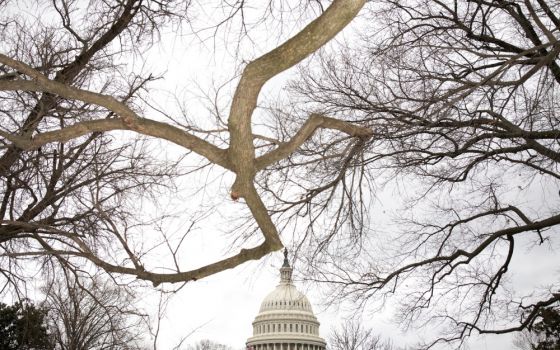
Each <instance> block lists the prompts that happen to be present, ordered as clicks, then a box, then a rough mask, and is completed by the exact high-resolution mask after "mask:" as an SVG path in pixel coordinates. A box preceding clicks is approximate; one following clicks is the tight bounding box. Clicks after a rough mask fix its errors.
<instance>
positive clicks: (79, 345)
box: [43, 277, 146, 350]
mask: <svg viewBox="0 0 560 350" xmlns="http://www.w3.org/2000/svg"><path fill="white" fill-rule="evenodd" d="M43 291H44V292H45V294H46V299H45V302H44V305H43V306H44V307H45V308H46V310H47V313H48V316H47V318H48V322H47V323H48V327H49V330H50V336H51V337H52V340H53V343H54V344H55V349H60V350H95V349H131V350H132V349H144V348H145V347H143V345H142V344H143V342H144V341H145V340H146V339H144V336H145V333H146V332H145V331H146V329H145V328H146V320H145V318H146V316H145V315H143V314H142V313H140V312H139V311H138V310H137V309H135V308H134V300H135V297H134V295H132V294H131V291H130V290H129V289H127V288H119V287H118V286H115V285H114V284H113V282H112V281H103V280H102V279H101V278H94V279H93V282H92V280H90V279H86V280H85V284H83V283H82V282H81V281H79V280H77V279H76V277H70V278H66V279H64V278H59V280H57V281H56V282H54V283H51V284H49V285H47V286H46V287H45V288H44V290H43Z"/></svg>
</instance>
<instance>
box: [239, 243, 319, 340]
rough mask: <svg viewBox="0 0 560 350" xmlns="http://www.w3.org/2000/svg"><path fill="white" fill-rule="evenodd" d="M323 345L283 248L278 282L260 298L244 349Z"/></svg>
mask: <svg viewBox="0 0 560 350" xmlns="http://www.w3.org/2000/svg"><path fill="white" fill-rule="evenodd" d="M325 345H326V343H325V341H324V340H323V338H321V337H320V336H319V321H317V318H316V317H315V314H313V309H312V307H311V304H310V303H309V300H308V299H307V297H306V296H305V294H303V293H301V292H300V291H298V290H297V288H296V287H295V286H294V285H293V283H292V268H291V267H290V264H289V263H288V252H287V251H284V264H283V265H282V267H281V268H280V284H278V286H276V289H274V290H273V291H272V292H270V293H269V294H268V295H267V296H266V297H265V298H264V299H263V301H262V303H261V308H260V310H259V313H258V315H257V317H255V320H254V321H253V336H252V337H250V338H249V339H247V349H248V350H324V349H325Z"/></svg>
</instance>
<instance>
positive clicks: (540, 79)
mask: <svg viewBox="0 0 560 350" xmlns="http://www.w3.org/2000/svg"><path fill="white" fill-rule="evenodd" d="M559 10H560V5H559V4H558V3H557V2H552V1H545V0H516V1H501V0H499V1H483V0H476V1H467V0H435V1H428V0H412V1H390V0H379V1H369V2H367V4H366V2H365V1H364V0H334V1H331V2H329V1H314V0H313V1H303V2H293V1H289V0H281V1H278V2H276V1H268V2H256V1H255V2H251V1H233V2H228V1H219V0H216V1H214V2H211V3H204V4H199V3H197V2H189V1H174V0H172V1H164V2H162V1H156V0H122V1H106V0H90V1H80V0H50V1H48V0H42V1H31V0H29V1H10V0H0V118H1V120H2V124H1V126H0V174H1V178H2V182H1V183H0V193H1V195H2V199H1V200H0V220H1V221H0V278H2V282H3V284H2V285H3V286H4V287H5V288H3V289H2V290H3V291H6V290H8V289H10V288H20V287H21V285H22V284H24V283H25V282H26V281H27V280H29V278H27V277H28V275H27V273H28V271H29V269H30V268H31V266H33V267H35V268H38V269H42V270H46V269H49V268H52V267H53V266H58V267H61V268H62V269H66V270H69V271H72V272H71V273H73V274H84V275H87V273H88V272H89V271H90V270H92V269H95V268H100V269H103V270H104V271H106V272H108V273H109V274H111V275H113V276H126V277H129V279H139V280H143V281H149V282H151V283H152V284H153V285H154V286H157V285H160V284H162V283H178V282H189V281H195V280H198V279H200V278H204V277H207V276H210V275H212V274H215V273H218V272H220V271H224V270H226V269H230V268H233V267H235V266H238V265H239V264H242V263H244V262H246V261H249V260H253V259H260V258H262V257H263V256H265V255H266V254H268V253H269V252H272V251H275V250H278V249H280V248H281V247H282V246H283V245H285V244H291V245H293V247H294V250H295V252H296V253H297V255H298V256H299V257H300V258H301V259H302V260H304V261H305V262H306V266H309V267H310V270H309V271H307V272H308V273H309V274H308V277H309V278H310V279H312V280H315V281H317V282H320V283H323V282H328V283H330V285H331V286H332V287H333V289H334V290H335V291H336V292H338V293H332V294H331V295H332V296H333V297H334V298H336V299H337V300H339V299H340V298H341V297H347V298H350V300H352V301H353V302H356V301H357V303H356V305H357V307H358V308H360V307H367V306H368V304H369V302H370V301H375V300H387V298H389V297H392V296H394V297H395V298H397V300H398V302H399V304H400V306H401V307H400V313H399V316H400V321H401V323H402V324H403V325H405V326H406V325H410V324H412V322H416V321H420V323H421V324H423V325H424V326H426V327H428V328H430V329H436V330H441V332H440V333H438V335H437V336H436V337H435V339H433V340H430V341H428V342H427V343H426V344H423V345H424V346H425V347H434V346H438V345H441V344H443V345H442V346H450V345H449V344H451V343H452V344H453V345H458V346H460V345H461V344H462V342H463V341H464V340H465V338H466V337H468V336H469V335H470V334H471V333H472V332H475V333H480V334H487V333H492V334H503V333H510V332H516V331H520V330H522V329H526V328H530V327H532V326H534V324H535V322H537V320H538V315H539V314H540V312H541V310H543V309H546V308H547V307H549V306H551V305H553V304H555V303H557V302H558V301H559V300H560V296H559V294H558V289H559V285H558V282H557V281H555V280H554V276H555V275H554V271H539V273H540V274H541V275H544V276H549V277H550V278H548V280H547V281H546V283H544V284H543V283H540V284H535V285H531V286H524V287H523V288H519V289H517V288H516V287H517V286H514V285H512V284H511V283H510V280H511V279H512V278H513V277H514V276H515V273H514V272H515V271H513V270H514V269H515V268H516V267H519V266H520V265H523V264H522V263H521V262H520V260H523V259H524V258H523V257H527V256H529V257H530V256H531V254H532V253H534V252H535V251H536V249H537V248H538V247H543V246H549V247H550V248H551V249H555V248H556V247H557V245H558V242H557V239H556V237H555V236H557V234H558V225H559V224H560V213H559V212H558V208H560V205H559V202H560V197H559V196H558V191H559V189H560V187H559V186H558V180H559V179H560V173H559V172H558V163H559V161H560V145H559V142H558V140H559V136H560V129H559V123H560V122H559V121H560V118H559V117H558V106H559V105H560V103H559V102H560V101H559V95H558V85H559V83H560V66H559V64H560V62H559V60H558V54H559V53H560V44H559V40H558V36H559V35H560V33H559V31H560V18H559V17H558V15H557V14H558V13H559V12H560V11H559ZM208 13H211V14H212V15H211V16H205V14H208ZM288 14H289V15H290V16H291V17H290V16H288ZM199 18H202V20H200V19H199ZM197 19H198V20H199V22H197ZM207 19H208V20H209V21H210V24H207V23H204V22H205V20H207ZM200 22H203V24H201V23H200ZM350 23H352V30H353V31H352V32H350V31H346V32H345V34H346V36H344V37H338V39H339V40H338V41H333V40H332V39H333V38H335V37H336V36H337V35H339V34H340V33H341V31H343V30H344V29H345V28H347V27H348V25H349V24H350ZM354 24H355V25H354ZM254 30H255V31H256V30H260V32H259V33H258V34H254V33H255V32H254ZM168 32H171V33H172V34H173V38H172V41H173V40H179V39H180V38H181V37H182V35H185V36H190V37H191V38H197V39H199V38H200V37H201V36H202V35H204V34H205V33H210V34H209V37H210V39H209V40H210V41H206V42H211V43H212V45H208V46H209V47H212V49H211V51H212V53H213V54H214V55H215V56H219V55H220V53H219V52H218V51H219V50H217V49H216V47H217V45H216V41H215V40H213V39H216V38H218V37H219V35H220V33H222V34H223V35H224V37H225V38H226V40H224V41H225V42H226V45H225V46H226V50H225V51H226V52H228V53H229V54H230V56H231V58H232V60H233V61H234V62H235V63H234V67H233V68H232V71H231V72H230V73H226V74H229V75H228V79H229V80H228V81H229V84H230V85H228V83H224V85H220V84H216V86H215V87H214V90H210V91H208V90H205V91H204V92H203V94H204V95H205V97H206V98H207V99H208V102H209V104H207V105H205V106H204V107H207V108H206V109H205V108H191V105H192V104H193V103H192V102H191V101H190V100H189V101H188V103H186V104H184V105H182V104H181V103H177V104H178V106H173V107H172V106H170V103H169V99H166V98H163V97H162V94H160V93H158V91H157V89H156V88H154V86H156V84H158V83H159V82H160V81H162V83H163V84H166V83H171V81H172V80H173V79H172V77H169V76H166V74H165V73H161V71H157V70H156V69H154V68H153V67H150V66H144V64H143V63H145V62H146V61H147V57H148V56H149V54H150V53H153V52H154V51H157V48H158V46H157V45H158V41H159V40H160V39H161V38H164V37H166V38H168V37H167V36H166V35H168V34H169V33H168ZM224 33H225V34H224ZM263 38H265V39H266V40H263ZM212 40H213V41H212ZM202 41H204V39H202ZM232 52H233V54H231V53H232ZM159 59H160V60H162V61H164V60H166V59H169V57H159ZM139 63H140V64H139ZM163 65H164V64H163ZM296 65H297V66H298V67H299V68H300V70H299V71H298V72H299V73H300V77H299V78H296V79H293V80H292V83H291V84H289V89H282V91H281V93H280V94H279V97H278V98H277V97H276V96H274V97H272V98H271V97H270V96H263V95H264V94H263V92H264V91H265V89H264V88H265V84H268V85H266V86H267V87H270V86H271V85H272V84H273V82H274V83H276V82H279V81H280V80H275V79H274V78H275V77H277V76H278V75H280V74H281V73H283V72H285V71H287V70H288V69H290V68H292V67H294V66H296ZM174 81H175V82H176V81H177V80H174ZM181 83H183V82H181ZM284 83H285V82H279V83H278V84H282V87H283V88H285V87H286V85H285V84H284ZM183 84H184V85H188V84H189V83H187V82H184V83H183ZM175 98H176V100H179V99H181V97H180V96H175ZM201 179H202V180H201ZM215 179H219V180H215ZM185 183H188V184H190V185H191V186H193V187H194V188H196V189H197V191H194V194H193V196H192V198H194V197H195V195H196V196H199V197H200V198H206V196H207V194H208V193H219V194H220V193H221V192H220V186H227V188H228V191H227V192H228V195H225V194H224V193H221V194H223V196H222V198H221V199H220V201H219V202H218V203H216V202H211V203H209V204H208V205H207V207H204V208H201V209H200V210H199V211H194V212H190V211H188V210H183V209H184V208H180V209H179V210H178V211H179V213H177V212H175V211H173V208H171V209H170V208H166V207H165V206H164V205H162V204H161V201H162V199H163V198H166V197H168V196H170V195H171V194H173V193H174V192H175V189H177V188H180V187H181V185H182V184H185ZM223 184H225V185H223ZM383 189H385V190H386V191H389V193H391V195H389V196H387V195H386V196H385V197H382V196H381V195H380V196H379V197H376V196H377V195H378V194H381V192H382V190H383ZM189 199H190V198H189ZM380 201H382V202H384V204H385V205H386V207H387V208H389V209H388V210H387V211H388V212H387V213H383V212H381V211H380V210H378V203H379V202H380ZM226 204H228V205H234V206H235V211H236V214H239V215H238V216H239V218H240V219H239V221H235V222H231V223H230V222H228V223H226V224H225V225H224V226H226V227H224V228H223V231H224V232H227V233H228V234H229V236H227V237H224V239H223V241H220V243H223V247H224V248H229V250H228V253H227V254H229V255H227V256H221V257H219V258H217V259H215V260H212V261H207V260H204V261H192V260H190V255H188V254H185V253H184V251H185V250H184V247H185V245H188V243H189V242H190V241H189V238H190V236H189V234H190V233H191V232H192V231H193V230H195V228H196V227H197V226H202V227H205V225H206V227H207V226H210V225H211V224H212V218H211V217H210V214H208V213H209V212H210V213H211V212H212V211H218V210H219V208H220V207H222V206H225V205H226ZM393 207H395V208H398V209H395V208H393ZM393 209H394V210H393ZM147 212H150V214H152V213H151V212H153V215H147V214H145V213H147ZM389 212H391V213H389ZM218 214H221V213H218ZM389 214H391V215H389ZM174 216H180V217H181V218H182V222H183V223H186V224H184V225H182V226H181V227H180V230H178V231H176V232H171V231H170V230H169V228H168V226H167V225H166V222H165V219H167V218H170V217H174ZM382 223H384V224H385V223H388V224H387V225H383V226H382V225H381V224H382ZM231 247H234V248H231ZM237 249H240V250H239V251H237ZM234 250H235V251H237V252H236V253H235V252H234ZM156 252H157V254H156ZM162 252H163V253H162ZM525 265H527V264H525ZM535 275H536V274H535Z"/></svg>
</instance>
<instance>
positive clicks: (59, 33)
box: [0, 0, 372, 285]
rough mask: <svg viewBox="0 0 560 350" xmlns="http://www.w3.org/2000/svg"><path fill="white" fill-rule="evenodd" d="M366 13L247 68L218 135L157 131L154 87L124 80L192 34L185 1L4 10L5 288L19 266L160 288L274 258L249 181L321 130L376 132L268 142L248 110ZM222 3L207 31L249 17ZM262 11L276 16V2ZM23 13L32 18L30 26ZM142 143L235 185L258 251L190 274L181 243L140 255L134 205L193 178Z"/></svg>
mask: <svg viewBox="0 0 560 350" xmlns="http://www.w3.org/2000/svg"><path fill="white" fill-rule="evenodd" d="M311 3H313V2H310V4H311ZM364 3H365V1H364V0H335V1H333V2H332V3H330V5H329V6H328V7H327V8H324V9H323V8H322V6H319V7H320V8H321V10H320V11H319V12H320V13H319V15H315V16H316V18H315V19H313V20H311V21H310V22H309V23H308V24H307V25H305V26H304V27H303V28H301V30H300V31H299V32H298V33H296V34H295V35H293V36H291V38H289V39H288V40H287V41H285V42H284V43H282V44H279V45H278V46H277V47H275V48H273V49H272V50H270V51H268V52H266V53H264V54H262V55H260V56H259V57H257V58H254V59H251V60H250V62H249V63H247V64H246V65H244V66H243V67H242V69H243V70H242V74H241V75H240V77H239V80H238V82H237V88H236V89H235V92H234V94H233V96H231V98H230V103H229V106H230V108H229V113H228V115H227V116H226V119H227V122H224V123H223V124H220V122H221V121H220V120H218V121H217V124H218V126H219V128H218V129H216V130H205V129H201V128H198V127H197V126H196V125H195V124H194V123H186V124H185V123H179V122H178V121H177V120H179V119H186V120H188V119H195V118H193V117H190V116H185V118H176V117H173V116H172V115H171V114H172V113H166V111H165V110H163V111H161V110H160V111H159V112H161V114H163V115H164V116H166V119H165V120H161V119H160V120H158V118H157V117H156V114H157V113H156V110H157V108H152V107H153V106H156V105H163V103H157V101H156V103H154V101H149V88H150V83H151V82H152V81H153V80H155V79H156V78H159V77H156V76H155V75H152V74H150V72H147V73H146V74H144V72H134V71H133V72H129V71H128V70H127V69H128V68H129V67H127V66H126V65H125V64H123V62H129V61H130V60H131V58H139V59H141V54H142V53H144V52H145V51H146V50H148V49H149V48H150V46H151V45H152V44H153V42H154V41H156V40H157V39H158V35H159V29H160V28H164V27H165V26H166V25H173V26H176V27H180V28H183V29H185V28H188V25H189V24H190V22H189V21H190V19H189V14H190V11H191V7H192V6H194V5H192V4H191V3H190V2H188V1H155V0H126V1H116V2H110V1H105V0H92V1H89V2H86V1H84V2H82V1H72V0H52V1H40V2H35V1H30V2H29V3H27V2H17V4H16V3H15V2H10V1H2V2H0V6H1V7H2V11H0V13H2V15H1V18H0V40H1V42H2V44H1V45H0V51H1V53H0V91H1V95H0V103H1V107H0V115H1V118H2V121H3V123H2V127H1V128H0V141H1V142H2V144H1V149H0V151H1V152H2V154H1V155H0V172H1V173H2V179H3V181H2V185H1V186H2V187H1V188H2V189H1V191H2V196H3V197H2V198H3V199H2V201H1V205H0V219H1V220H2V221H1V226H0V250H1V251H0V258H1V259H2V263H1V264H0V269H1V271H0V272H1V273H2V275H3V277H4V278H5V279H6V280H7V281H9V282H12V284H14V285H15V284H17V282H18V281H23V280H24V278H22V273H23V271H24V270H25V269H26V268H27V266H28V265H27V264H24V265H20V264H21V262H22V261H26V262H29V261H31V262H36V263H38V264H39V265H40V264H45V262H49V263H51V262H52V263H55V262H56V263H60V265H61V266H63V267H65V268H71V269H75V270H76V269H79V268H80V266H82V265H83V263H84V261H88V262H90V263H93V264H95V265H97V266H98V267H101V268H102V269H104V270H105V271H107V272H110V273H114V274H121V275H126V276H132V277H136V278H139V279H142V280H147V281H151V282H152V283H153V284H154V285H158V284H160V283H165V282H186V281H194V280H197V279H200V278H203V277H206V276H209V275H211V274H214V273H217V272H220V271H223V270H225V269H230V268H233V267H235V266H237V265H239V264H241V263H243V262H245V261H248V260H251V259H259V258H261V257H263V256H264V255H265V254H267V253H269V252H271V251H274V250H278V249H280V248H281V247H282V245H283V244H282V242H281V240H280V236H279V234H278V230H277V228H276V225H275V223H274V222H273V220H272V219H271V213H269V210H268V208H267V205H266V204H265V201H264V200H263V197H261V195H262V191H260V192H259V189H258V187H257V186H256V185H255V182H256V181H255V179H256V176H257V174H259V173H262V172H263V170H265V169H269V168H272V167H273V166H274V165H275V164H277V163H278V162H280V161H282V160H283V159H286V158H288V157H290V155H291V154H293V153H294V152H295V151H296V150H298V148H300V147H301V146H302V144H304V143H305V142H307V141H308V140H309V139H311V138H312V137H314V135H319V134H321V133H322V132H320V130H328V132H329V133H331V134H337V135H344V136H343V137H344V138H346V139H347V140H350V141H349V142H351V143H358V144H362V143H363V142H364V140H367V139H369V138H370V137H371V135H372V132H371V130H370V129H369V128H367V127H362V126H359V125H354V124H352V123H347V122H345V121H343V120H340V119H336V118H331V117H329V116H327V115H323V114H311V115H310V116H309V118H308V119H307V120H306V121H305V122H304V123H302V124H301V125H299V126H297V127H296V128H295V129H294V130H293V131H292V132H290V133H286V134H285V135H282V137H281V138H279V139H273V137H272V136H270V135H272V134H273V131H270V132H269V133H268V134H269V136H267V135H266V133H265V134H263V135H261V134H257V133H255V132H254V131H253V126H254V124H255V123H256V122H257V121H255V120H254V114H255V113H254V112H255V109H256V107H257V99H258V97H259V94H260V92H261V90H262V87H263V85H264V84H265V83H266V82H267V81H269V80H270V79H271V78H273V77H275V76H277V75H278V74H280V73H282V72H283V71H285V70H287V69H289V68H290V67H292V66H294V65H296V64H297V63H299V62H301V61H302V60H303V59H305V58H306V57H308V56H309V55H311V54H312V53H314V52H315V51H317V50H318V49H319V48H320V47H321V46H323V45H324V44H325V43H327V42H328V41H329V40H331V39H332V38H333V37H334V36H336V35H337V33H339V32H340V31H341V30H342V29H343V28H345V27H346V26H347V25H348V23H350V21H352V19H353V18H354V17H355V16H356V15H357V13H358V12H359V11H360V9H361V8H362V7H363V5H364ZM259 5H260V4H259ZM26 6H28V8H25V7H26ZM217 6H221V7H222V8H224V9H229V10H230V12H229V13H230V15H228V16H226V18H225V19H224V21H223V22H219V23H218V24H216V26H215V28H221V27H222V26H223V25H227V23H228V21H232V20H233V19H237V18H241V19H243V18H244V11H245V10H246V8H247V7H249V5H248V4H247V3H246V2H245V1H239V2H233V3H229V2H221V1H218V2H217ZM262 6H264V8H265V11H274V6H272V2H270V3H268V4H263V5H262ZM314 8H316V7H313V6H311V5H310V6H302V7H301V11H303V12H304V13H306V16H304V17H310V16H312V15H313V12H312V10H313V9H314ZM203 9H204V8H203ZM40 12H41V13H42V15H41V16H40V15H39V13H40ZM24 13H25V14H31V21H27V20H26V19H25V17H24V16H22V15H23V14H24ZM241 22H242V24H245V22H244V21H243V20H241ZM30 23H33V24H32V25H31V24H30ZM224 23H225V24H224ZM229 23H231V22H229ZM184 24H187V25H184ZM241 33H242V34H241V35H244V33H246V31H245V30H244V29H243V30H242V31H241ZM234 74H235V72H232V75H234ZM152 115H153V116H154V118H153V119H152V118H151V116H152ZM271 130H273V129H271ZM150 140H160V141H161V142H163V144H166V143H168V144H174V145H177V146H178V147H180V149H181V150H182V152H184V153H186V156H188V157H189V158H190V159H193V161H199V160H200V159H202V164H203V165H202V166H200V167H199V168H198V169H200V168H204V167H205V166H207V165H212V166H218V167H220V168H222V169H225V170H226V171H227V172H229V173H231V174H233V175H234V177H235V180H234V181H233V183H232V184H231V199H233V200H235V201H237V200H240V199H241V200H243V202H244V205H246V208H248V211H249V212H250V215H251V217H252V222H253V223H255V224H256V227H258V231H259V232H260V234H261V235H260V238H259V239H253V241H257V242H258V245H256V246H253V247H249V248H244V249H241V251H240V252H238V253H237V254H234V255H233V256H231V257H227V258H224V259H222V260H219V261H215V262H211V263H209V264H207V265H205V266H202V267H199V268H194V269H190V270H189V269H185V268H184V267H182V263H181V259H178V257H177V255H178V250H179V247H180V245H181V243H182V241H183V238H184V236H183V238H181V237H180V238H178V239H177V240H176V241H175V243H174V244H176V245H172V244H171V243H172V242H171V240H168V238H169V237H170V235H167V236H165V235H164V241H163V242H161V244H162V245H164V246H167V247H169V250H168V255H169V256H170V257H172V259H170V260H171V261H172V264H171V266H152V265H151V262H150V260H149V259H147V258H145V256H146V254H147V253H148V252H149V251H150V249H151V248H153V246H145V240H146V239H145V237H143V236H142V230H143V228H144V227H145V226H144V225H145V224H146V221H142V220H140V219H139V218H137V213H138V210H137V209H138V208H136V207H135V205H137V203H138V201H139V198H140V199H142V198H146V197H147V196H150V195H152V196H153V198H157V197H158V193H159V192H158V191H163V189H162V187H165V186H172V182H171V180H173V179H175V178H177V177H178V176H179V175H184V173H189V172H188V171H184V172H183V171H182V170H180V168H179V167H178V166H177V163H179V162H180V160H181V159H182V158H183V157H185V156H180V157H178V159H177V161H176V162H171V163H169V162H167V163H162V162H158V161H156V159H157V157H158V155H157V153H154V152H149V150H150V147H149V146H150V145H153V144H151V143H149V142H148V141H150ZM263 143H265V144H263ZM146 145H148V146H146ZM143 146H144V147H143ZM359 150H360V148H359V147H357V146H356V147H350V148H349V149H348V150H347V151H346V152H343V153H342V154H340V155H338V156H337V157H338V158H340V159H346V161H350V160H351V159H353V158H354V157H356V156H357V155H358V154H359ZM185 176H186V175H185ZM311 192H312V193H313V191H311ZM265 199H266V198H265ZM224 200H227V199H224ZM235 234H237V235H238V237H241V233H235ZM158 244H160V243H158ZM148 245H149V244H148ZM41 259H43V260H41ZM152 262H153V261H152ZM40 266H45V265H40ZM195 266H196V265H195Z"/></svg>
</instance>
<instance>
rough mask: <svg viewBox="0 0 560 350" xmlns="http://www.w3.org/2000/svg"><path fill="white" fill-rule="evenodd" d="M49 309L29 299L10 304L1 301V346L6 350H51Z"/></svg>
mask: <svg viewBox="0 0 560 350" xmlns="http://www.w3.org/2000/svg"><path fill="white" fill-rule="evenodd" d="M46 315H47V311H46V310H44V309H42V308H37V307H35V305H33V304H32V303H31V302H29V301H18V302H16V303H15V304H13V305H11V306H9V305H6V304H4V303H0V348H2V349H5V350H16V349H19V350H50V349H52V348H53V343H52V340H51V338H50V335H49V332H48V330H47V322H46Z"/></svg>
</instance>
